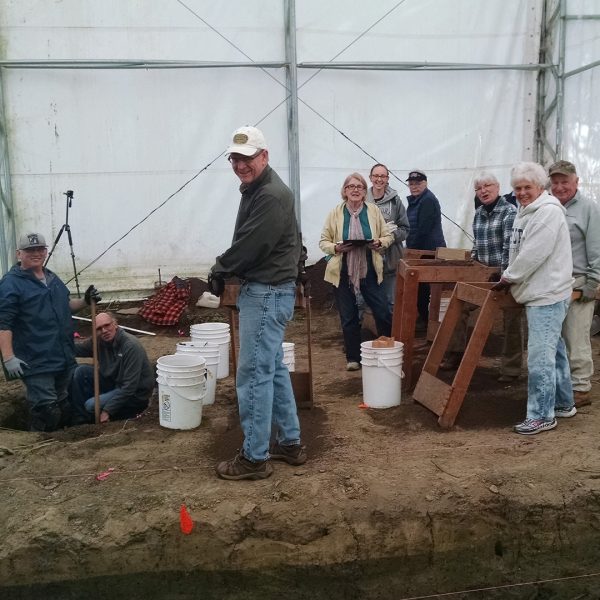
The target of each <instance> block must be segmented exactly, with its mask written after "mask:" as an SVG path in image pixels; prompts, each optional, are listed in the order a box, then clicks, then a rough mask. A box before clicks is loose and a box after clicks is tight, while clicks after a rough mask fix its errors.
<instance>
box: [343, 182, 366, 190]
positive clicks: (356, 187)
mask: <svg viewBox="0 0 600 600" xmlns="http://www.w3.org/2000/svg"><path fill="white" fill-rule="evenodd" d="M344 189H345V190H351V191H354V190H358V191H361V190H364V189H365V186H364V185H356V184H355V183H349V184H348V185H347V186H346V187H345V188H344Z"/></svg>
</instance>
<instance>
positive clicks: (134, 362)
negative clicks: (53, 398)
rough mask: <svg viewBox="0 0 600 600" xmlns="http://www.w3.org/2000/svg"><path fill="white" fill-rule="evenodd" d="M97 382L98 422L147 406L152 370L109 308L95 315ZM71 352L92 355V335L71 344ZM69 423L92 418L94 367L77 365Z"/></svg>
mask: <svg viewBox="0 0 600 600" xmlns="http://www.w3.org/2000/svg"><path fill="white" fill-rule="evenodd" d="M96 331H97V332H98V369H99V380H100V381H99V385H100V411H101V412H100V422H101V423H106V422H108V421H115V420H118V419H130V418H132V417H135V416H136V415H138V414H139V413H141V412H142V411H143V410H145V409H146V408H147V407H148V400H149V399H150V396H151V395H152V391H153V390H154V373H153V370H152V366H151V365H150V361H149V360H148V357H147V356H146V351H145V350H144V348H143V346H142V345H141V344H140V342H139V340H138V339H137V338H136V337H134V336H133V335H131V334H130V333H127V332H126V331H123V330H122V329H121V328H120V327H119V325H118V323H117V320H116V319H115V317H114V315H113V314H112V313H109V312H103V313H99V314H98V316H97V317H96ZM75 356H79V357H91V356H93V345H92V339H91V338H90V339H88V340H85V341H82V342H77V343H76V344H75ZM71 406H72V409H73V424H74V425H81V424H83V423H92V422H93V419H94V410H95V400H94V368H93V367H92V365H79V366H78V367H77V369H76V370H75V374H74V376H73V384H72V386H71Z"/></svg>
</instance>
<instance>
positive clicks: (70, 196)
mask: <svg viewBox="0 0 600 600" xmlns="http://www.w3.org/2000/svg"><path fill="white" fill-rule="evenodd" d="M63 196H66V197H67V208H66V214H65V222H64V224H63V225H62V227H61V228H60V231H59V232H58V235H57V236H56V239H55V240H54V243H53V244H52V248H51V249H50V252H48V257H47V258H46V262H45V263H44V266H46V265H47V264H48V261H49V260H50V257H51V256H52V253H53V252H54V249H55V248H56V245H57V244H58V242H59V240H60V238H61V236H62V234H63V233H64V232H65V231H66V232H67V239H68V240H69V248H70V250H71V262H72V263H73V274H74V279H75V287H76V288H77V297H78V298H81V292H80V291H79V276H78V274H77V267H76V266H75V253H74V252H73V236H72V235H71V226H70V225H69V209H70V208H71V205H72V203H73V190H67V191H66V192H63Z"/></svg>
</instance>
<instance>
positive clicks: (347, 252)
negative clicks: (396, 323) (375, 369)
mask: <svg viewBox="0 0 600 600" xmlns="http://www.w3.org/2000/svg"><path fill="white" fill-rule="evenodd" d="M366 193H367V182H366V181H365V179H364V178H363V177H362V175H359V174H358V173H352V174H351V175H348V177H346V179H345V181H344V184H343V185H342V190H341V194H342V202H341V204H339V205H338V206H336V207H335V208H334V209H333V210H332V211H331V212H330V213H329V215H328V216H327V220H326V221H325V226H324V227H323V231H322V232H321V241H320V242H319V247H320V248H321V250H322V251H323V252H324V253H325V254H326V255H327V257H326V260H327V261H328V262H327V268H326V269H325V281H328V282H329V283H331V284H333V286H334V295H335V300H336V304H337V308H338V312H339V314H340V321H341V325H342V331H343V333H344V343H345V347H346V360H347V364H346V370H348V371H357V370H358V369H360V320H359V317H358V305H357V302H356V293H357V292H360V293H361V294H362V297H363V298H364V300H365V302H366V303H367V305H368V306H370V307H371V310H372V311H373V317H374V319H375V325H376V327H377V333H378V335H386V336H389V335H390V332H391V327H392V316H391V313H390V308H389V305H388V301H387V297H386V294H385V290H384V288H383V286H382V285H381V283H382V281H383V257H382V253H383V252H384V251H385V249H386V248H388V247H389V246H390V245H391V244H392V243H393V241H394V236H393V235H392V234H391V233H389V230H388V228H387V226H386V223H385V219H384V218H383V216H382V214H381V211H380V210H379V208H377V206H375V205H374V204H371V203H368V204H367V203H365V197H366Z"/></svg>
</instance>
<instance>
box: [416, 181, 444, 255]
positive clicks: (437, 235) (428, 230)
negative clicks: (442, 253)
mask: <svg viewBox="0 0 600 600" xmlns="http://www.w3.org/2000/svg"><path fill="white" fill-rule="evenodd" d="M406 199H407V201H408V208H407V209H406V216H407V217H408V222H409V223H410V231H409V232H408V237H407V238H406V247H407V248H417V249H418V250H435V249H436V248H445V247H446V240H444V232H443V231H442V210H441V208H440V203H439V202H438V199H437V198H436V197H435V195H434V193H433V192H432V191H431V190H430V189H429V188H427V189H425V191H424V192H423V193H422V194H421V195H420V196H417V197H415V196H407V197H406Z"/></svg>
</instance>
